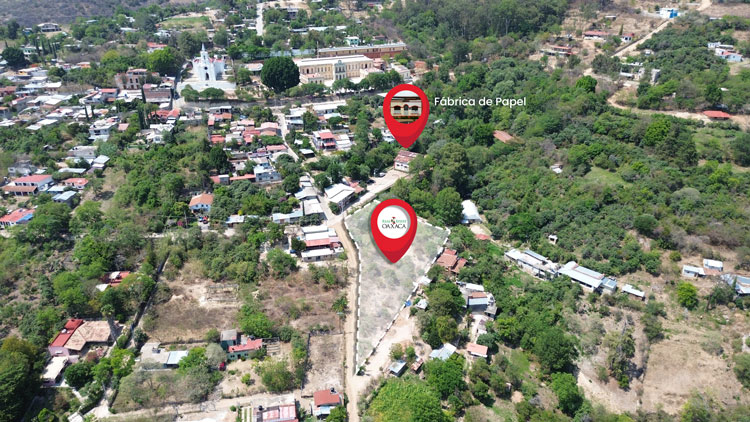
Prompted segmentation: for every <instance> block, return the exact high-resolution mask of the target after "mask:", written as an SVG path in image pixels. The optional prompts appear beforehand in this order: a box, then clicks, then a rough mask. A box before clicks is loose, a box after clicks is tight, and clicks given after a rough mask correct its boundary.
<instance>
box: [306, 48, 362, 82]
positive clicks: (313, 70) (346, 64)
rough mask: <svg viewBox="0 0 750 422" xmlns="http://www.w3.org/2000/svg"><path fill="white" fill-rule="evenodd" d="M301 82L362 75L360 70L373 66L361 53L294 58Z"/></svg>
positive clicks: (352, 77) (334, 79)
mask: <svg viewBox="0 0 750 422" xmlns="http://www.w3.org/2000/svg"><path fill="white" fill-rule="evenodd" d="M295 63H297V67H298V68H299V74H300V81H301V82H302V83H324V82H326V81H337V80H339V79H354V78H361V77H363V74H362V71H365V73H366V71H369V70H372V69H373V68H374V66H373V60H372V59H371V58H369V57H366V56H363V55H354V56H342V57H326V58H310V59H299V60H295Z"/></svg>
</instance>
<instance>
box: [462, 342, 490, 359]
mask: <svg viewBox="0 0 750 422" xmlns="http://www.w3.org/2000/svg"><path fill="white" fill-rule="evenodd" d="M466 351H467V352H469V353H472V354H475V355H480V356H487V346H482V345H481V344H476V343H467V344H466Z"/></svg>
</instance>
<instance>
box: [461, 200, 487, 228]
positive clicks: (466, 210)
mask: <svg viewBox="0 0 750 422" xmlns="http://www.w3.org/2000/svg"><path fill="white" fill-rule="evenodd" d="M461 206H462V207H463V211H461V224H472V223H481V222H482V217H481V216H480V215H479V210H478V209H477V205H476V204H475V203H474V202H472V201H470V200H468V199H467V200H465V201H463V202H461Z"/></svg>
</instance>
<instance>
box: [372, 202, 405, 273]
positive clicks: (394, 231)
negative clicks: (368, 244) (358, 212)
mask: <svg viewBox="0 0 750 422" xmlns="http://www.w3.org/2000/svg"><path fill="white" fill-rule="evenodd" d="M370 229H371V230H372V238H373V239H374V240H375V244H376V245H377V246H378V248H380V251H381V252H383V255H385V257H386V258H388V260H389V261H391V262H392V263H394V264H395V263H396V262H398V260H399V259H401V257H402V256H404V254H405V253H406V251H408V250H409V247H410V246H411V243H412V242H413V241H414V236H415V235H416V234H417V213H415V212H414V208H412V207H411V205H409V204H407V203H406V202H404V201H402V200H400V199H388V200H385V201H383V202H381V203H379V204H378V205H377V206H376V207H375V209H374V210H372V215H370Z"/></svg>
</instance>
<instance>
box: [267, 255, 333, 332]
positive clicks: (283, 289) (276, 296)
mask: <svg viewBox="0 0 750 422" xmlns="http://www.w3.org/2000/svg"><path fill="white" fill-rule="evenodd" d="M345 266H346V263H345V262H342V263H331V264H329V265H327V267H328V269H329V270H330V271H331V272H332V273H333V274H335V275H336V279H337V280H338V283H337V284H336V285H333V286H329V285H328V284H326V282H325V281H324V280H318V281H317V282H316V281H315V280H314V277H313V274H312V273H311V271H310V270H309V269H308V270H300V271H298V272H296V273H293V274H291V275H289V276H287V277H284V278H283V279H269V280H264V281H262V282H261V283H260V287H259V289H258V292H257V299H258V301H259V302H260V303H261V306H262V307H263V311H264V312H265V313H266V315H268V317H269V318H271V319H272V320H274V321H278V322H280V323H282V324H289V325H291V326H293V327H294V328H296V329H298V330H301V331H308V330H309V329H311V328H313V329H315V328H318V327H321V326H326V327H329V328H332V329H338V328H340V324H341V319H340V318H339V316H338V315H337V314H336V312H335V311H333V310H332V309H331V307H332V305H333V302H335V301H336V299H337V298H338V297H339V296H341V295H342V294H343V293H342V292H341V291H340V288H341V285H343V284H344V283H345V280H346V269H345Z"/></svg>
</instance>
